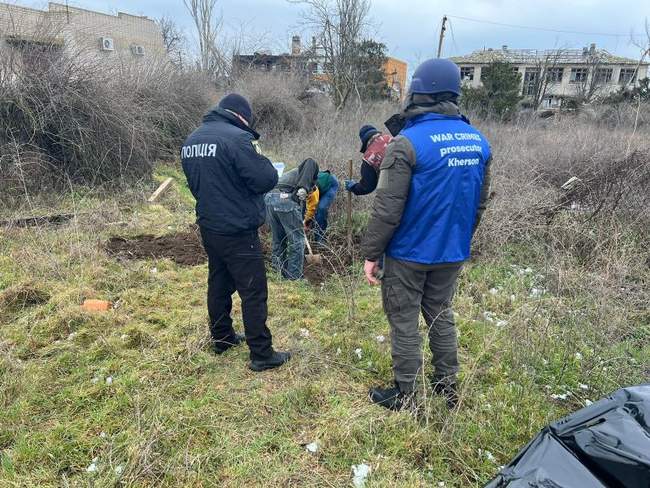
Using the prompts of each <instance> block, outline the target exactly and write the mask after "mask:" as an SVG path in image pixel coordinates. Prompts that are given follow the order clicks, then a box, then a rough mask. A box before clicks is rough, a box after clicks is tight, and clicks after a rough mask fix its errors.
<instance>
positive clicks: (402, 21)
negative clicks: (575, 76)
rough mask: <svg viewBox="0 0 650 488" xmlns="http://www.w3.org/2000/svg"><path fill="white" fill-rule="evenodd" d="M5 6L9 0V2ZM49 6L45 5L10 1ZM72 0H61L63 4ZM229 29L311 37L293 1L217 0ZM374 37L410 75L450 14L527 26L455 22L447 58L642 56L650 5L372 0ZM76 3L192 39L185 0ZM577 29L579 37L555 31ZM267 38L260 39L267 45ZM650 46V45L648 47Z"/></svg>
mask: <svg viewBox="0 0 650 488" xmlns="http://www.w3.org/2000/svg"><path fill="white" fill-rule="evenodd" d="M5 1H6V0H5ZM9 1H13V2H14V3H18V4H22V5H29V6H36V7H43V6H44V5H46V2H43V1H32V0H9ZM64 1H65V0H60V2H61V3H63V2H64ZM218 3H219V5H220V7H219V8H220V10H221V12H222V14H223V18H224V22H225V25H226V27H227V28H228V29H231V30H237V31H241V30H242V29H243V31H244V32H245V34H246V36H247V38H248V41H249V43H250V45H251V46H252V45H256V47H258V46H259V44H264V46H263V47H265V48H267V49H271V50H272V51H273V52H281V51H284V52H286V51H288V49H289V43H290V39H291V35H292V34H293V33H299V34H302V35H303V37H304V38H309V35H310V34H309V32H308V31H307V30H306V29H305V27H304V26H301V25H300V13H301V10H302V7H300V6H299V5H295V4H292V3H289V2H288V1H286V0H218ZM371 3H372V7H371V14H370V15H371V21H372V23H373V25H374V28H372V29H371V32H370V34H371V36H372V37H373V38H375V39H377V40H380V41H382V42H384V43H385V44H386V46H387V47H388V53H389V54H390V55H392V56H394V57H397V58H401V59H404V60H406V61H408V62H409V65H410V66H409V67H410V69H413V65H414V64H416V63H417V62H419V61H423V60H425V59H427V58H428V57H432V56H433V55H434V54H435V49H436V46H437V42H438V33H439V28H440V21H441V18H442V16H443V15H444V14H447V15H449V16H457V17H466V18H471V19H476V20H481V21H487V22H496V23H501V24H513V25H521V26H526V27H534V28H544V29H549V30H548V31H544V30H534V29H528V28H517V27H509V26H505V25H495V24H491V23H480V22H474V21H470V20H464V19H459V18H453V17H452V18H451V19H450V24H451V25H450V29H449V30H448V31H447V34H448V35H447V38H446V40H445V48H444V55H445V56H456V55H461V54H467V53H469V52H471V51H473V50H476V49H482V48H483V47H494V48H500V47H501V46H502V45H504V44H506V45H508V46H509V47H511V48H531V49H544V48H554V47H560V48H580V47H583V46H586V45H589V44H590V43H592V42H595V43H596V44H597V45H598V46H599V47H603V48H605V49H607V50H609V51H610V52H612V53H615V54H619V55H623V56H629V57H638V55H639V52H640V50H639V48H638V47H636V46H634V45H632V43H631V42H630V35H631V33H635V34H636V35H637V39H638V40H639V41H641V40H642V39H643V37H641V35H642V34H643V35H645V29H644V23H645V21H646V19H648V20H650V0H525V1H524V0H464V1H460V0H371ZM70 5H74V6H79V7H83V8H88V9H93V10H100V11H104V12H112V13H115V12H116V11H118V10H120V11H124V12H129V13H135V14H141V15H147V16H149V17H152V18H158V17H161V16H163V15H169V16H172V17H173V18H174V19H176V20H177V22H178V23H179V24H180V25H181V26H183V28H184V29H185V30H186V32H187V33H188V35H189V36H191V35H192V26H191V23H190V19H189V18H188V15H187V14H186V11H185V9H184V6H183V0H114V1H109V0H70ZM550 30H555V31H572V32H579V33H575V34H574V33H566V32H551V31H550ZM260 40H261V41H260ZM646 43H647V41H646Z"/></svg>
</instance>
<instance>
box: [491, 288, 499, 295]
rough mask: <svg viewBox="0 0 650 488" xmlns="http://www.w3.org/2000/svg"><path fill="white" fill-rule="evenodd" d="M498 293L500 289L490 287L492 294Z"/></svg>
mask: <svg viewBox="0 0 650 488" xmlns="http://www.w3.org/2000/svg"><path fill="white" fill-rule="evenodd" d="M498 293H499V290H497V289H496V288H490V295H496V294H498Z"/></svg>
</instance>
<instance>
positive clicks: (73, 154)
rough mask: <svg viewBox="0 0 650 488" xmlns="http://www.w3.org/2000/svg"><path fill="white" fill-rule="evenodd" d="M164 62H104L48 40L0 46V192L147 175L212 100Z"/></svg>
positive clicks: (194, 79)
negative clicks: (0, 48) (69, 51)
mask: <svg viewBox="0 0 650 488" xmlns="http://www.w3.org/2000/svg"><path fill="white" fill-rule="evenodd" d="M209 101H210V92H209V89H208V86H207V84H206V83H204V82H203V80H202V78H201V77H200V76H198V75H196V74H187V73H185V74H183V73H179V72H177V71H176V70H174V69H173V68H172V67H171V65H170V64H169V63H168V62H166V61H164V60H160V61H155V62H151V63H148V64H142V65H138V66H130V67H129V66H123V65H117V64H110V65H107V64H102V63H101V62H100V61H98V60H95V59H92V57H90V56H86V55H84V54H83V53H78V54H75V55H71V54H70V53H68V52H66V51H63V50H61V49H60V48H58V47H57V46H56V45H55V44H52V45H46V44H39V45H30V44H23V45H19V46H13V47H10V48H8V49H4V50H2V51H0V193H2V194H3V195H11V194H15V193H16V192H24V191H31V190H32V189H37V188H38V189H43V188H56V187H61V186H63V185H67V184H69V183H74V184H90V185H99V184H105V183H110V184H121V183H124V182H128V181H133V180H137V179H141V178H143V177H148V176H149V175H150V172H151V168H152V164H153V162H154V161H155V160H156V159H159V158H161V157H165V156H168V155H170V154H175V153H176V148H177V147H178V145H179V143H180V142H181V140H182V138H183V137H185V136H186V135H187V133H188V132H189V131H190V130H191V129H192V128H193V127H194V126H195V125H196V122H197V120H198V119H199V118H200V115H201V114H202V113H203V112H204V110H205V108H206V107H207V106H208V105H209Z"/></svg>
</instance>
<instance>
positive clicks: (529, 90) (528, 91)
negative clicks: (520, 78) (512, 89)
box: [522, 68, 539, 97]
mask: <svg viewBox="0 0 650 488" xmlns="http://www.w3.org/2000/svg"><path fill="white" fill-rule="evenodd" d="M538 81H539V68H526V71H525V72H524V88H523V92H522V94H523V95H524V96H527V97H530V96H534V95H535V94H536V93H537V87H538Z"/></svg>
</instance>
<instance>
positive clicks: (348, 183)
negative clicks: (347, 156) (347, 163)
mask: <svg viewBox="0 0 650 488" xmlns="http://www.w3.org/2000/svg"><path fill="white" fill-rule="evenodd" d="M356 184H357V182H356V181H354V180H345V189H346V190H347V191H352V187H353V186H354V185H356Z"/></svg>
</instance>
